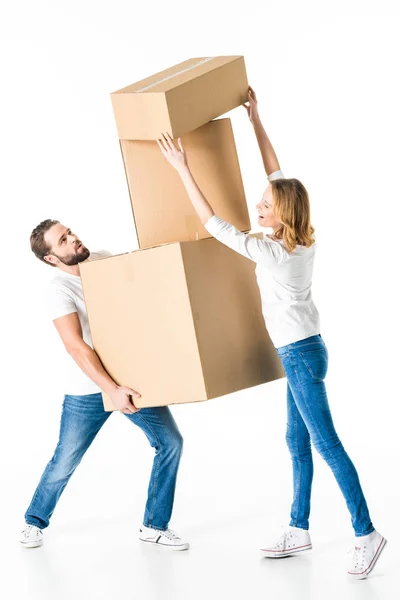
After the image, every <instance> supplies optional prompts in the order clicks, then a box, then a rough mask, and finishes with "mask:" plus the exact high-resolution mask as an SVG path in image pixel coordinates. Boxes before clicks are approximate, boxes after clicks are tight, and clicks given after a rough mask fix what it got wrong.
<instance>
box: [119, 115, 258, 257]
mask: <svg viewBox="0 0 400 600" xmlns="http://www.w3.org/2000/svg"><path fill="white" fill-rule="evenodd" d="M182 141H183V144H184V146H185V149H186V152H187V156H188V162H189V164H190V168H191V170H192V173H193V176H194V178H195V180H196V181H197V183H198V184H199V186H200V189H201V190H202V192H203V193H204V195H205V196H206V198H208V199H209V200H210V202H211V203H212V206H213V208H214V210H215V212H216V214H218V216H220V217H221V218H223V219H225V220H227V221H229V222H230V223H233V224H234V225H235V226H236V227H237V228H238V229H240V230H241V231H248V230H249V229H250V218H249V213H248V209H247V204H246V197H245V192H244V188H243V181H242V176H241V172H240V166H239V161H238V156H237V152H236V145H235V139H234V136H233V131H232V124H231V121H230V119H219V120H216V121H211V122H210V123H207V124H206V125H203V126H202V127H200V128H199V129H196V130H195V131H192V132H191V133H188V134H186V135H184V136H183V137H182ZM121 151H122V156H123V160H124V165H125V172H126V177H127V182H128V187H129V193H130V198H131V204H132V210H133V214H134V221H135V227H136V233H137V237H138V242H139V247H140V248H149V247H152V246H155V245H159V244H165V243H171V242H186V241H195V240H199V239H204V238H209V237H210V234H209V233H208V231H207V230H206V229H205V227H204V226H203V225H202V223H201V221H200V219H199V217H198V216H197V214H196V212H195V210H194V208H193V206H192V203H191V202H190V200H189V197H188V194H187V192H186V190H185V188H184V186H183V184H182V181H181V178H180V177H179V175H178V173H177V172H176V170H175V169H174V168H173V167H172V166H171V165H170V164H169V163H168V161H167V160H166V159H165V158H164V156H163V155H162V153H161V150H160V148H159V147H158V144H157V142H154V141H126V140H122V141H121Z"/></svg>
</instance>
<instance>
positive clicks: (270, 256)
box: [204, 215, 285, 267]
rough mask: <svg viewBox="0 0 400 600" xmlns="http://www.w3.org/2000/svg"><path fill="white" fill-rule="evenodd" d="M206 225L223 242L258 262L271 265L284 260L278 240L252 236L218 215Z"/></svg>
mask: <svg viewBox="0 0 400 600" xmlns="http://www.w3.org/2000/svg"><path fill="white" fill-rule="evenodd" d="M204 226H205V228H206V229H207V231H208V232H209V233H211V235H212V236H213V237H215V238H216V239H217V240H218V241H220V242H221V243H222V244H225V246H228V247H229V248H231V249H232V250H235V252H238V253H239V254H241V255H242V256H245V257H246V258H249V259H250V260H252V261H254V262H255V263H257V264H262V265H264V266H267V267H271V266H273V265H274V264H277V263H280V262H282V260H284V256H285V254H284V250H283V248H282V247H281V246H280V244H278V243H277V242H273V241H272V240H271V241H270V240H267V239H262V240H260V239H257V238H255V237H252V236H250V235H248V234H246V233H243V232H242V231H239V229H237V228H236V227H235V226H234V225H231V223H228V222H227V221H224V220H223V219H221V218H220V217H217V216H216V215H213V216H212V217H211V218H210V219H209V220H208V221H207V223H206V224H205V225H204Z"/></svg>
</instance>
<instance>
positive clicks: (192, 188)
mask: <svg viewBox="0 0 400 600" xmlns="http://www.w3.org/2000/svg"><path fill="white" fill-rule="evenodd" d="M157 142H158V145H159V146H160V149H161V152H162V153H163V154H164V156H165V158H166V159H167V160H168V162H169V163H170V164H171V165H172V166H173V167H174V168H175V169H176V170H177V171H178V173H179V175H180V178H181V179H182V183H183V185H184V186H185V188H186V191H187V193H188V196H189V198H190V200H191V202H192V204H193V207H194V209H195V211H196V212H197V214H198V215H199V217H200V220H201V222H202V223H203V225H204V224H205V223H207V221H208V220H209V219H210V218H211V217H212V216H213V215H214V214H215V213H214V211H213V209H212V208H211V206H210V204H209V202H208V201H207V200H206V198H205V196H204V194H203V192H202V191H201V190H200V188H199V186H198V185H197V183H196V182H195V180H194V178H193V175H192V173H191V171H190V169H189V166H188V164H187V159H186V152H185V149H184V147H183V145H182V141H181V138H179V139H178V146H179V148H177V147H176V146H175V144H174V141H173V139H172V138H171V136H170V135H169V134H168V133H165V134H162V136H161V137H160V139H159V140H157Z"/></svg>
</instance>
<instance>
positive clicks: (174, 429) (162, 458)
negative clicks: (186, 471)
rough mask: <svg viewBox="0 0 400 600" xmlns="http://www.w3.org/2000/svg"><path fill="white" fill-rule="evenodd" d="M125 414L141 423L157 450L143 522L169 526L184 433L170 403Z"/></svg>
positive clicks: (140, 425) (155, 527)
mask: <svg viewBox="0 0 400 600" xmlns="http://www.w3.org/2000/svg"><path fill="white" fill-rule="evenodd" d="M125 416H126V417H127V418H128V419H129V420H130V421H132V422H133V423H135V425H137V426H138V427H140V429H141V430H142V431H143V432H144V433H145V435H146V436H147V439H148V440H149V442H150V444H151V446H152V447H153V448H155V451H156V454H155V457H154V462H153V468H152V472H151V477H150V484H149V490H148V498H147V503H146V509H145V513H144V520H143V524H144V525H145V526H146V527H151V528H154V529H159V530H166V529H168V524H169V521H170V518H171V513H172V507H173V503H174V495H175V485H176V477H177V474H178V467H179V461H180V458H181V454H182V446H183V439H182V436H181V434H180V432H179V429H178V426H177V424H176V423H175V420H174V418H173V416H172V414H171V411H170V410H169V408H168V407H167V406H162V407H157V408H142V409H141V410H140V411H139V412H137V413H134V414H130V415H125Z"/></svg>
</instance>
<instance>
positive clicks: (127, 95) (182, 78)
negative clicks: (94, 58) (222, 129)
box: [111, 56, 248, 140]
mask: <svg viewBox="0 0 400 600" xmlns="http://www.w3.org/2000/svg"><path fill="white" fill-rule="evenodd" d="M247 92H248V80H247V74H246V66H245V63H244V57H243V56H216V57H201V58H191V59H189V60H186V61H184V62H182V63H179V64H178V65H175V66H173V67H170V68H169V69H166V70H164V71H161V72H160V73H157V74H155V75H152V76H151V77H147V78H146V79H143V80H141V81H139V82H137V83H135V84H132V85H129V86H126V87H124V88H122V89H120V90H118V91H116V92H113V93H112V94H111V101H112V105H113V110H114V116H115V120H116V124H117V129H118V136H119V138H120V139H121V140H155V139H157V137H158V136H159V134H160V132H161V131H164V132H165V131H168V133H169V134H170V135H171V136H172V137H173V138H176V137H179V136H182V135H184V134H185V133H188V132H189V131H193V130H194V129H197V128H198V127H200V126H201V125H204V124H205V123H208V122H209V121H211V120H212V119H215V118H216V117H219V116H221V115H223V114H224V113H226V112H228V111H230V110H232V109H233V108H236V107H237V106H240V104H243V102H246V100H247Z"/></svg>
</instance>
